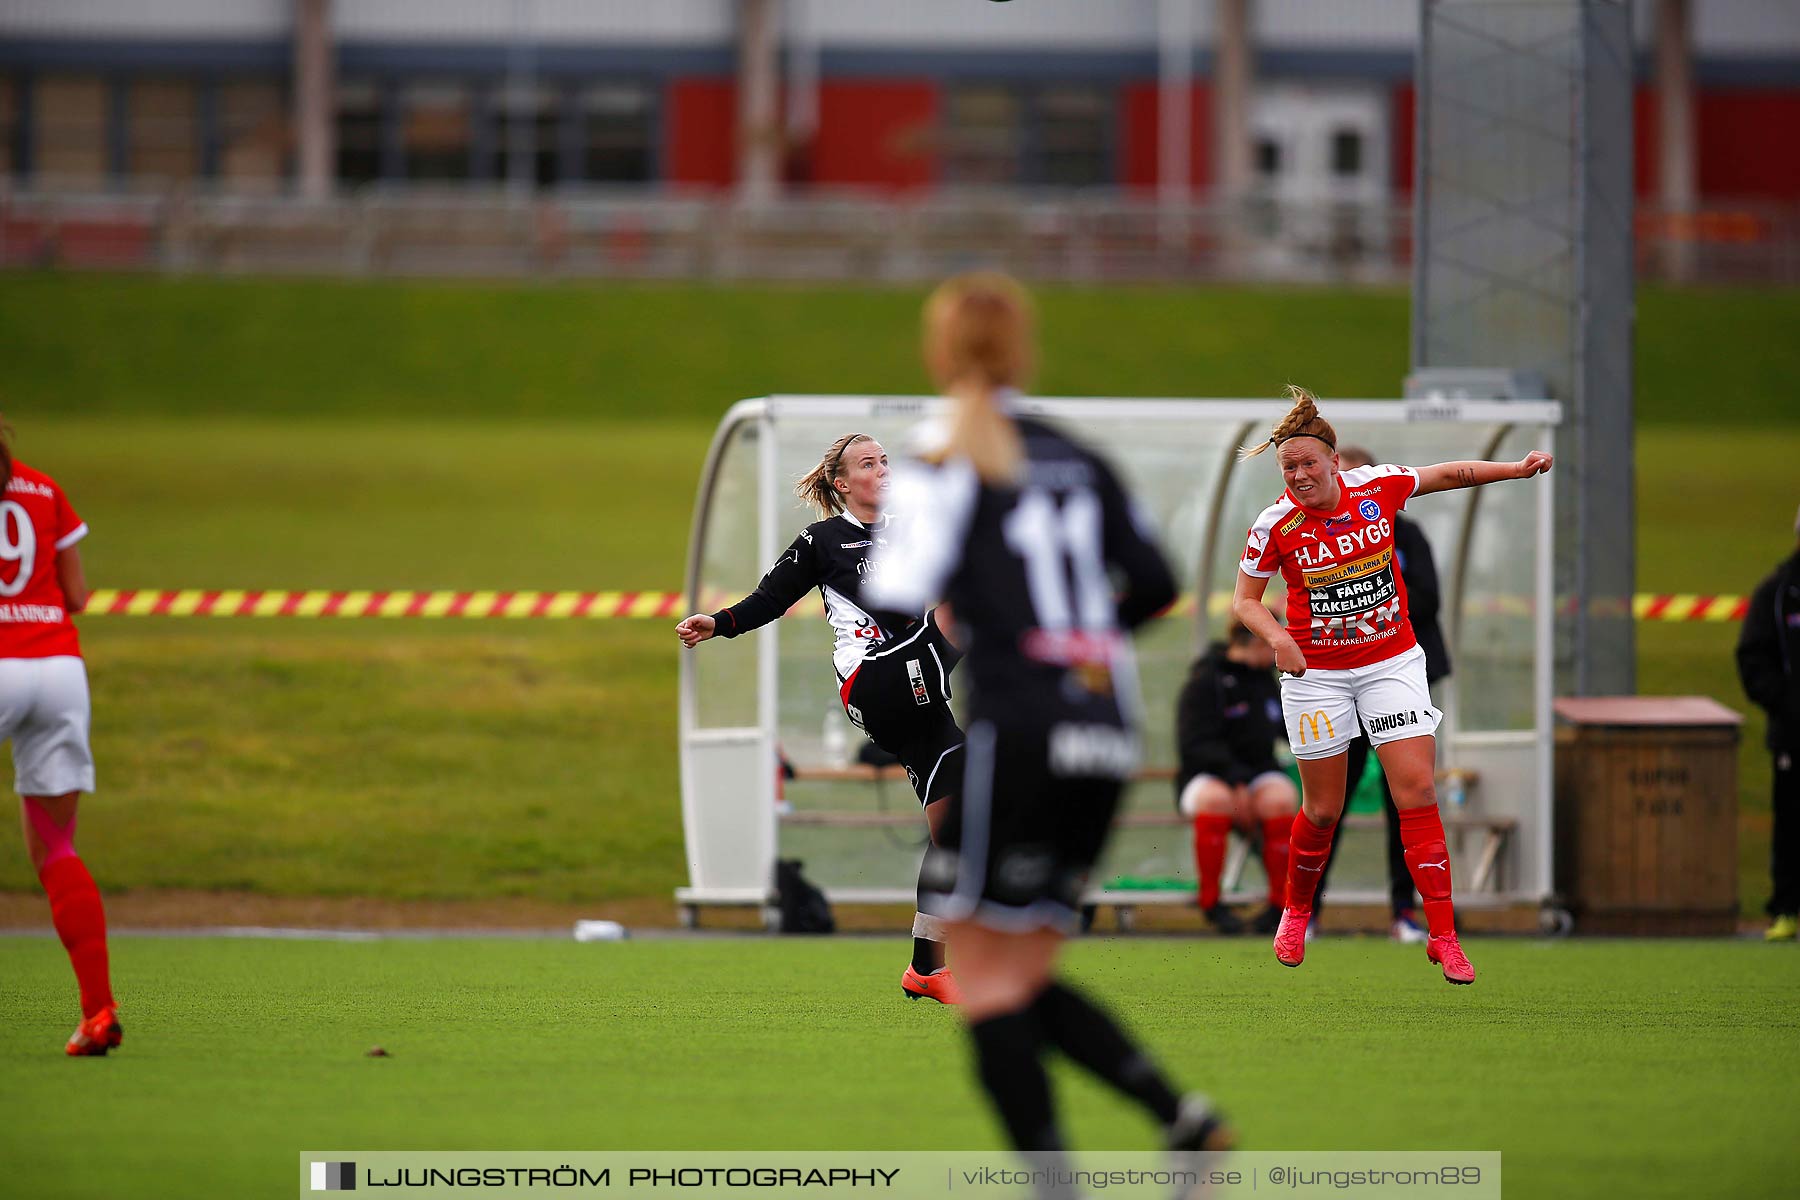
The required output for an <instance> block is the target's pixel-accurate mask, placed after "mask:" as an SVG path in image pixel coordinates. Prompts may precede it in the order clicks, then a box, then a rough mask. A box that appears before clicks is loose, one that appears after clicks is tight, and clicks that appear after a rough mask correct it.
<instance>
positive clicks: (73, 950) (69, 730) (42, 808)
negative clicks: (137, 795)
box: [0, 433, 123, 1055]
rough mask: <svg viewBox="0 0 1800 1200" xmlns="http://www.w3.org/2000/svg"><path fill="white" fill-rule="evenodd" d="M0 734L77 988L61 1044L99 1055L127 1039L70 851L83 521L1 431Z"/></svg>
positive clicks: (80, 705) (78, 769) (76, 766)
mask: <svg viewBox="0 0 1800 1200" xmlns="http://www.w3.org/2000/svg"><path fill="white" fill-rule="evenodd" d="M0 487H3V489H4V490H3V492H0V495H3V496H4V499H0V738H11V739H12V753H13V768H14V776H15V782H14V787H15V788H16V790H17V791H18V793H19V800H20V805H21V808H22V809H23V816H24V824H25V847H26V849H27V851H29V853H30V854H31V865H32V866H33V867H35V868H36V869H37V874H38V879H39V881H41V882H42V883H43V885H44V891H45V893H47V894H48V895H49V897H50V920H51V922H52V923H53V924H54V925H55V926H56V933H57V936H58V937H60V938H61V939H62V944H63V948H64V949H65V950H67V951H68V954H69V962H70V964H71V965H73V966H74V968H75V979H76V982H77V983H79V984H80V987H81V1024H80V1025H79V1026H77V1027H76V1029H75V1033H74V1034H73V1036H71V1037H70V1038H69V1044H68V1045H67V1046H66V1047H64V1049H65V1050H66V1051H67V1052H68V1053H69V1054H72V1055H100V1054H105V1053H106V1052H107V1051H108V1050H110V1049H112V1048H113V1047H114V1046H117V1045H118V1044H119V1042H120V1041H121V1040H122V1038H123V1030H122V1029H121V1028H120V1026H119V1017H118V1012H117V1010H116V1008H115V1006H114V1004H113V994H112V982H111V979H110V976H109V973H108V969H107V960H106V912H105V909H104V908H103V907H102V906H101V903H100V889H98V888H97V887H95V886H94V878H93V876H91V875H89V874H88V869H87V867H86V866H85V865H83V863H82V861H81V858H80V856H79V855H77V854H76V853H75V801H76V798H77V797H78V796H79V795H80V794H81V793H82V792H91V791H93V790H94V758H93V754H92V753H91V752H90V751H89V749H88V685H87V669H86V667H85V666H84V665H83V663H82V661H81V643H80V641H79V640H78V639H77V638H76V636H75V625H74V622H72V621H71V620H70V619H69V618H70V614H72V613H78V612H80V611H81V610H82V608H84V607H85V606H86V604H87V599H88V588H87V581H86V579H85V578H84V577H83V575H82V571H81V552H80V551H78V550H77V549H76V548H75V544H76V543H77V542H79V541H80V540H81V539H82V538H84V537H86V536H87V531H88V527H87V525H86V524H85V523H84V522H83V521H82V519H81V518H80V517H78V516H76V515H75V510H74V509H73V508H72V507H70V505H69V501H68V497H66V496H64V495H63V491H62V489H61V488H60V487H58V486H57V485H56V481H55V480H53V479H51V478H50V477H49V476H48V475H45V474H44V473H43V472H42V471H34V470H32V469H31V468H30V467H28V466H26V465H25V464H24V463H22V462H17V461H15V460H14V459H13V457H12V450H11V447H10V446H8V445H7V444H6V439H5V437H4V435H3V433H0Z"/></svg>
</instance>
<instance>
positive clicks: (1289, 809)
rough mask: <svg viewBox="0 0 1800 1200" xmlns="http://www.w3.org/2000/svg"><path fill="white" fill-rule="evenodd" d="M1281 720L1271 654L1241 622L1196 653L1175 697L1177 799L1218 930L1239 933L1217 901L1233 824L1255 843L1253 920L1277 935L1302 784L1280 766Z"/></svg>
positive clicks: (1206, 907) (1237, 922)
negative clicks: (1262, 881)
mask: <svg viewBox="0 0 1800 1200" xmlns="http://www.w3.org/2000/svg"><path fill="white" fill-rule="evenodd" d="M1286 747H1287V723H1286V721H1284V720H1283V718H1282V715H1281V686H1280V684H1279V683H1278V682H1276V677H1275V652H1274V651H1273V650H1271V649H1270V648H1269V644H1268V643H1267V642H1265V641H1263V640H1262V639H1261V638H1259V637H1257V636H1256V634H1254V633H1252V632H1251V631H1250V630H1249V628H1248V627H1246V626H1245V625H1244V624H1243V622H1241V621H1233V622H1232V623H1231V628H1230V630H1229V631H1228V633H1227V634H1226V639H1225V641H1222V642H1214V643H1213V644H1212V645H1211V646H1210V647H1209V648H1208V649H1207V651H1206V653H1204V654H1202V655H1201V656H1200V657H1199V658H1197V659H1195V660H1194V665H1193V668H1192V670H1191V671H1190V672H1189V674H1188V678H1187V682H1186V683H1184V684H1183V685H1182V688H1181V695H1180V696H1179V697H1178V698H1177V700H1176V702H1175V751H1176V754H1177V757H1178V760H1179V769H1178V770H1177V772H1176V775H1175V797H1176V799H1175V807H1176V808H1177V809H1178V810H1179V811H1180V813H1181V815H1182V816H1184V817H1188V818H1190V819H1191V820H1192V821H1193V822H1194V870H1195V874H1196V875H1197V876H1198V877H1199V886H1200V895H1199V901H1200V911H1201V912H1202V913H1204V914H1205V915H1206V919H1207V920H1208V921H1210V922H1211V923H1212V925H1213V927H1214V928H1215V929H1217V930H1218V931H1219V932H1220V933H1224V934H1236V933H1242V932H1243V931H1244V928H1245V925H1244V921H1243V919H1242V918H1240V917H1239V916H1238V915H1237V914H1236V913H1234V912H1232V911H1231V910H1230V909H1228V908H1226V907H1225V905H1224V904H1223V903H1222V902H1221V901H1220V896H1219V891H1220V885H1221V876H1222V875H1223V874H1224V867H1225V843H1226V841H1227V840H1228V839H1229V838H1230V836H1231V831H1232V830H1233V829H1234V828H1235V829H1236V830H1238V832H1239V833H1241V834H1243V835H1244V836H1246V837H1249V836H1252V835H1256V837H1257V840H1258V841H1260V842H1261V844H1262V859H1263V872H1264V874H1265V875H1266V876H1267V877H1268V881H1269V892H1268V904H1267V905H1266V906H1265V907H1264V909H1263V911H1262V912H1261V913H1259V914H1257V916H1256V917H1255V919H1254V920H1253V921H1252V922H1251V926H1252V927H1253V928H1254V929H1255V930H1256V931H1257V932H1258V933H1274V932H1275V928H1276V926H1277V925H1279V924H1280V923H1281V909H1282V906H1283V905H1285V904H1286V903H1287V871H1288V835H1289V833H1290V832H1291V831H1292V829H1293V824H1294V814H1295V813H1296V812H1298V811H1299V809H1300V792H1299V790H1298V789H1297V788H1295V787H1294V781H1293V780H1292V779H1290V778H1288V775H1287V772H1286V771H1284V770H1283V769H1282V767H1281V761H1280V759H1279V758H1278V754H1279V753H1280V752H1281V751H1285V749H1286Z"/></svg>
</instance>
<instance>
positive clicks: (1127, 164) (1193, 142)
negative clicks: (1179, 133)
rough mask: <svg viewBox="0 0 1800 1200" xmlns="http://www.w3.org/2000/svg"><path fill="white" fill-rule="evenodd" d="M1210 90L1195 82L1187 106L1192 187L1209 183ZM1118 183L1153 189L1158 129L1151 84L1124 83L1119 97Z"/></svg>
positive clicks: (1154, 90) (1210, 152)
mask: <svg viewBox="0 0 1800 1200" xmlns="http://www.w3.org/2000/svg"><path fill="white" fill-rule="evenodd" d="M1212 119H1213V118H1212V89H1211V87H1210V85H1208V84H1204V83H1196V84H1194V85H1193V92H1192V94H1191V95H1190V96H1189V104H1188V129H1189V135H1188V179H1189V182H1190V183H1191V184H1192V185H1193V186H1194V187H1196V188H1205V187H1208V186H1210V185H1211V184H1212V177H1213V169H1212ZM1119 125H1120V129H1119V183H1120V184H1121V185H1122V186H1124V187H1129V188H1154V187H1155V186H1156V183H1157V171H1156V140H1157V137H1158V136H1159V134H1160V130H1161V128H1162V121H1161V119H1160V114H1159V112H1158V106H1157V86H1156V84H1154V83H1128V84H1126V85H1125V86H1124V87H1123V88H1122V89H1121V90H1120V95H1119Z"/></svg>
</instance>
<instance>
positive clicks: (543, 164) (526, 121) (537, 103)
mask: <svg viewBox="0 0 1800 1200" xmlns="http://www.w3.org/2000/svg"><path fill="white" fill-rule="evenodd" d="M495 117H496V120H495V128H494V136H495V138H497V139H498V140H499V150H500V154H499V164H500V165H499V176H500V178H501V179H511V178H513V173H514V170H515V169H516V167H517V165H518V163H517V159H518V157H519V156H521V155H523V156H524V158H525V160H526V163H525V177H526V178H527V179H529V180H531V181H532V182H533V183H535V184H537V185H539V186H548V185H550V184H553V183H555V182H556V180H557V177H558V176H559V175H560V174H561V172H560V171H559V169H558V163H559V155H558V154H557V107H556V93H555V92H553V91H551V90H550V89H549V88H547V87H530V88H513V87H508V86H506V85H504V84H503V85H502V86H501V88H500V92H499V103H498V104H497V105H496V106H495ZM519 126H523V128H519Z"/></svg>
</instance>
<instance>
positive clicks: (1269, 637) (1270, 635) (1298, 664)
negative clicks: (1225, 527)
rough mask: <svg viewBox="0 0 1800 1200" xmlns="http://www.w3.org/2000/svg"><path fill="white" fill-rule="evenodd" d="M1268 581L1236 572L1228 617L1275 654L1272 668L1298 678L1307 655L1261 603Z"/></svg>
mask: <svg viewBox="0 0 1800 1200" xmlns="http://www.w3.org/2000/svg"><path fill="white" fill-rule="evenodd" d="M1268 589H1269V581H1268V580H1267V579H1258V578H1257V577H1256V576H1254V575H1250V574H1246V573H1245V572H1243V571H1239V572H1238V577H1237V590H1236V592H1234V593H1233V594H1232V597H1231V615H1232V616H1234V617H1236V618H1237V619H1238V620H1240V621H1242V622H1243V623H1244V625H1245V626H1246V627H1247V628H1248V629H1249V630H1250V632H1251V633H1254V634H1255V635H1256V636H1257V637H1259V638H1261V639H1262V640H1263V641H1265V642H1267V643H1269V648H1270V649H1271V650H1273V651H1275V665H1276V667H1278V668H1279V669H1280V671H1281V673H1282V674H1283V675H1294V676H1300V675H1304V674H1306V655H1304V654H1302V653H1301V652H1300V646H1299V644H1298V643H1296V642H1295V641H1294V639H1293V637H1292V635H1290V634H1289V633H1288V631H1287V630H1285V629H1283V628H1282V627H1281V622H1280V621H1277V620H1276V619H1275V614H1274V613H1272V612H1270V611H1269V609H1268V606H1267V605H1265V604H1264V603H1263V593H1264V592H1266V591H1268Z"/></svg>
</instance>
